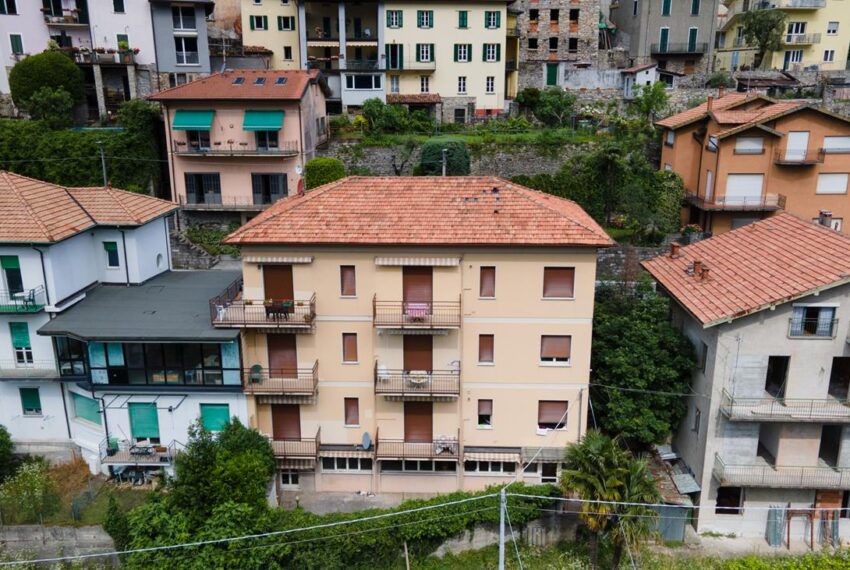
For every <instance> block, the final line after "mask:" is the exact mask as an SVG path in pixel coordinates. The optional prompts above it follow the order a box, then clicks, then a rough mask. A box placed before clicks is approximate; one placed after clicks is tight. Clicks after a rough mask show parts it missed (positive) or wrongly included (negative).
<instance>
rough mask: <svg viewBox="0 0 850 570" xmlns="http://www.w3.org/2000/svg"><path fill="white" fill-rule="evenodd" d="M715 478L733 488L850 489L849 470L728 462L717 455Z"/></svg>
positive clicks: (715, 459)
mask: <svg viewBox="0 0 850 570" xmlns="http://www.w3.org/2000/svg"><path fill="white" fill-rule="evenodd" d="M712 474H713V475H714V478H715V479H717V480H718V481H719V482H720V484H721V485H726V486H731V487H781V488H800V489H850V469H846V468H841V467H830V466H827V465H824V466H815V467H795V466H786V465H770V464H767V463H764V464H760V465H729V464H727V463H726V462H724V461H723V459H721V457H720V455H719V454H718V455H715V456H714V469H713V471H712Z"/></svg>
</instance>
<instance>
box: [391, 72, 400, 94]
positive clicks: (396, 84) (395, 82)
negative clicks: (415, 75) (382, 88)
mask: <svg viewBox="0 0 850 570" xmlns="http://www.w3.org/2000/svg"><path fill="white" fill-rule="evenodd" d="M400 92H401V78H400V77H399V76H398V75H390V93H400Z"/></svg>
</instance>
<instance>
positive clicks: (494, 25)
mask: <svg viewBox="0 0 850 570" xmlns="http://www.w3.org/2000/svg"><path fill="white" fill-rule="evenodd" d="M501 27H502V13H501V12H499V11H493V10H487V11H485V12H484V28H486V29H488V30H498V29H499V28H501Z"/></svg>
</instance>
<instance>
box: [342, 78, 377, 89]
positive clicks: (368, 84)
mask: <svg viewBox="0 0 850 570" xmlns="http://www.w3.org/2000/svg"><path fill="white" fill-rule="evenodd" d="M345 88H346V89H354V90H365V91H372V90H375V89H380V88H381V76H380V75H346V76H345Z"/></svg>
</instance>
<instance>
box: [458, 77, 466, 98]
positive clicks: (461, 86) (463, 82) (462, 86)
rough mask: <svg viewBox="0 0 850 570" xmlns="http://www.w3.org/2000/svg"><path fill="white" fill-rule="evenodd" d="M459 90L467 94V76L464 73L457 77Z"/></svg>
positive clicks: (462, 93)
mask: <svg viewBox="0 0 850 570" xmlns="http://www.w3.org/2000/svg"><path fill="white" fill-rule="evenodd" d="M457 92H458V93H459V94H461V95H465V94H466V76H464V75H461V76H460V77H458V78H457Z"/></svg>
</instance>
